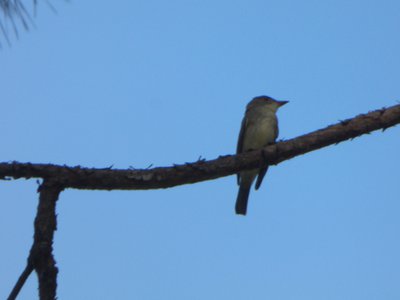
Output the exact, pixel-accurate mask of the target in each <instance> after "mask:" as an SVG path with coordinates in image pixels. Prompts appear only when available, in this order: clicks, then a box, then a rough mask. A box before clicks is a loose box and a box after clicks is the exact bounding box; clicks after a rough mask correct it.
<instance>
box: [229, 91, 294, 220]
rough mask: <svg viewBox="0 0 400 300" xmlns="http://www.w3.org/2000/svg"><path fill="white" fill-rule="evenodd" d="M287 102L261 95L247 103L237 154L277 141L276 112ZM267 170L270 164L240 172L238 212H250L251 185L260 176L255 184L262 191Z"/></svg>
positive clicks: (238, 175) (243, 213)
mask: <svg viewBox="0 0 400 300" xmlns="http://www.w3.org/2000/svg"><path fill="white" fill-rule="evenodd" d="M286 103H288V101H277V100H275V99H273V98H271V97H268V96H259V97H255V98H253V100H251V101H250V102H249V104H247V107H246V113H245V115H244V118H243V121H242V127H241V128H240V133H239V140H238V144H237V149H236V154H240V153H243V152H247V151H251V150H258V149H261V148H264V147H265V146H267V145H270V144H273V143H275V140H276V138H277V137H278V132H279V131H278V119H277V117H276V112H277V110H278V108H279V107H281V106H282V105H285V104H286ZM267 170H268V166H266V167H263V168H260V169H254V170H248V171H243V172H240V173H238V174H237V182H238V185H239V193H238V196H237V200H236V206H235V210H236V213H237V214H239V215H246V212H247V202H248V199H249V193H250V188H251V185H252V184H253V181H254V179H255V178H256V176H257V175H258V177H257V181H256V185H255V189H256V190H258V188H259V187H260V185H261V182H262V180H263V178H264V176H265V173H266V172H267Z"/></svg>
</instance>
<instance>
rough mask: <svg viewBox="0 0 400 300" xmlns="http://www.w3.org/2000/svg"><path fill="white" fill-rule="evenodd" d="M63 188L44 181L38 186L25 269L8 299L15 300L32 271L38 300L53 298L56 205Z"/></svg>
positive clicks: (54, 297)
mask: <svg viewBox="0 0 400 300" xmlns="http://www.w3.org/2000/svg"><path fill="white" fill-rule="evenodd" d="M61 190H62V187H61V186H60V185H59V184H58V183H57V182H55V181H52V180H45V181H44V182H43V183H42V185H41V186H40V187H39V190H38V192H39V193H40V196H39V205H38V209H37V214H36V219H35V234H34V240H33V245H32V248H31V251H30V253H29V257H28V262H27V266H26V268H25V270H24V272H23V273H22V274H21V276H20V278H19V279H18V282H17V283H16V285H15V287H14V289H13V290H12V292H11V294H10V296H9V298H8V299H9V300H11V299H15V298H16V297H17V295H18V293H19V291H20V290H21V288H22V286H23V285H24V283H25V281H26V279H27V278H28V277H29V275H30V274H31V272H32V271H33V270H35V271H36V273H37V275H38V279H39V298H40V299H41V300H54V299H56V289H57V273H58V270H57V267H56V262H55V260H54V257H53V237H54V231H55V230H56V229H57V217H56V202H57V199H58V196H59V194H60V192H61Z"/></svg>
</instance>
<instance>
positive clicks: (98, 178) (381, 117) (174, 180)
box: [0, 104, 400, 190]
mask: <svg viewBox="0 0 400 300" xmlns="http://www.w3.org/2000/svg"><path fill="white" fill-rule="evenodd" d="M398 123H400V104H399V105H395V106H391V107H389V108H383V109H379V110H376V111H372V112H369V113H367V114H362V115H359V116H356V117H354V118H352V119H347V120H344V121H341V122H339V123H337V124H335V125H331V126H328V127H326V128H324V129H320V130H317V131H314V132H311V133H309V134H305V135H302V136H299V137H296V138H294V139H290V140H287V141H282V142H279V143H277V144H275V145H271V146H268V147H266V148H264V149H263V150H261V151H252V152H248V153H244V154H240V155H227V156H221V157H219V158H218V159H214V160H210V161H204V160H201V161H197V162H195V163H186V164H183V165H174V166H172V167H159V168H153V169H133V170H122V169H111V168H105V169H95V168H82V167H80V166H77V167H67V166H59V165H52V164H31V163H18V162H11V163H0V179H10V177H11V178H14V179H17V178H32V177H40V178H44V179H49V178H56V179H57V181H58V182H60V184H62V186H63V187H65V188H75V189H98V190H113V189H122V190H135V189H136V190H139V189H140V190H146V189H158V188H169V187H174V186H177V185H182V184H188V183H195V182H200V181H205V180H211V179H215V178H219V177H224V176H228V175H232V174H235V173H237V172H239V171H242V170H247V169H254V168H259V167H260V166H263V165H267V164H269V165H277V164H279V163H281V162H283V161H285V160H288V159H291V158H293V157H295V156H298V155H302V154H305V153H308V152H311V151H314V150H317V149H320V148H322V147H326V146H329V145H333V144H338V143H340V142H342V141H345V140H348V139H353V138H355V137H358V136H360V135H362V134H366V133H370V132H372V131H374V130H378V129H383V130H385V129H386V128H388V127H391V126H394V125H396V124H398ZM262 152H263V153H262Z"/></svg>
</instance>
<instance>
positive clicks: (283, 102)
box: [276, 101, 289, 107]
mask: <svg viewBox="0 0 400 300" xmlns="http://www.w3.org/2000/svg"><path fill="white" fill-rule="evenodd" d="M276 102H278V104H279V107H281V106H284V105H285V104H286V103H288V102H289V101H276Z"/></svg>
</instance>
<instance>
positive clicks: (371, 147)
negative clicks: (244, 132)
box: [0, 0, 400, 300]
mask: <svg viewBox="0 0 400 300" xmlns="http://www.w3.org/2000/svg"><path fill="white" fill-rule="evenodd" d="M52 3H53V5H54V6H55V7H56V8H57V10H58V14H57V15H56V14H53V13H52V12H51V10H50V9H48V7H46V5H45V4H44V3H43V2H40V3H39V4H40V5H39V7H38V13H37V16H36V19H35V22H36V29H33V30H31V31H30V32H29V33H22V32H21V34H20V39H19V40H18V41H16V40H15V39H14V40H13V42H12V47H4V48H3V50H2V51H1V52H0V67H1V72H0V82H2V83H3V84H2V87H1V90H2V97H1V99H2V100H1V107H2V116H1V118H0V130H1V135H2V140H3V146H2V147H1V148H0V161H11V160H17V161H21V162H32V163H56V164H67V165H71V166H74V165H82V166H86V167H99V168H102V167H108V166H110V165H113V166H114V167H116V168H128V167H130V166H132V167H135V168H145V167H148V166H149V165H150V164H153V165H154V166H169V165H171V164H173V163H184V162H190V161H195V160H197V159H198V158H199V156H201V157H203V158H207V159H213V158H216V157H217V156H219V155H225V154H232V153H234V151H235V148H236V142H237V136H238V133H239V127H240V122H241V119H242V116H243V113H244V108H245V105H246V104H247V102H248V101H249V100H250V99H251V98H252V97H254V96H258V95H263V94H265V95H269V96H272V97H275V98H277V99H289V100H290V103H289V104H288V105H286V106H285V107H283V108H282V109H281V110H280V111H279V120H280V138H283V139H285V138H293V137H296V136H298V135H301V134H305V133H308V132H310V131H313V130H316V129H319V128H322V127H325V126H327V125H330V124H332V123H335V122H337V121H338V120H341V119H345V118H349V117H353V116H355V115H357V114H359V113H364V112H368V111H370V110H374V109H378V108H381V107H384V106H391V105H394V104H397V103H398V102H399V100H400V87H399V76H398V72H399V70H400V56H399V53H400V39H399V34H398V29H399V28H400V2H398V1H394V0H393V1H389V0H385V1H356V0H350V1H344V0H337V1H315V0H314V1H311V0H307V1H288V0H286V1H285V0H284V1H256V0H250V1H223V0H221V1H209V0H204V1H168V2H167V1H160V0H157V1H155V0H154V1H148V0H147V1H119V2H115V3H110V2H109V1H108V2H106V1H100V2H96V3H95V2H79V1H73V2H62V1H57V2H55V1H54V2H52ZM399 134H400V127H395V128H391V129H388V130H387V131H385V132H384V133H381V132H375V133H373V134H371V135H367V136H363V137H361V138H358V139H355V140H353V141H349V142H345V143H341V144H339V145H337V146H331V147H328V148H324V149H321V150H319V151H316V152H313V153H309V154H307V155H304V156H301V157H296V158H295V159H292V160H290V161H286V162H284V163H282V164H281V165H279V166H277V167H271V168H270V170H269V172H268V174H267V176H266V178H265V179H264V183H263V185H262V187H261V188H260V190H258V191H257V192H255V191H254V190H253V191H252V193H251V195H250V205H249V213H248V216H247V217H239V216H236V215H235V214H234V202H235V198H236V193H237V186H236V181H235V177H234V176H229V177H226V178H221V179H218V180H214V181H208V182H203V183H199V184H194V185H185V186H180V187H176V188H172V189H166V190H152V191H112V192H103V191H102V192H100V191H79V190H67V191H65V192H63V193H62V194H61V197H60V200H59V202H58V206H57V213H58V231H57V232H56V236H55V245H54V247H55V250H54V254H55V257H56V260H57V265H58V267H59V277H58V282H59V286H58V297H59V299H100V300H101V299H142V300H153V299H154V300H156V299H177V300H179V299H231V300H241V299H283V300H286V299H288V300H290V299H296V300H299V299H300V300H302V299H305V300H313V299H329V300H330V299H332V300H336V299H338V300H339V299H340V300H342V299H352V300H354V299H356V300H357V299H363V300H369V299H385V300H391V299H399V298H400V287H399V284H398V282H399V280H400V258H399V255H398V254H399V252H400V241H399V238H398V232H399V229H400V220H399V217H398V215H399V214H398V212H399V209H400V202H399V184H400V182H399V176H398V170H399V168H400V161H399V158H398V157H399V156H398V152H399V147H400V139H399ZM36 188H37V183H36V180H34V179H32V180H18V181H6V182H0V198H1V199H2V201H1V202H0V239H1V241H2V245H3V246H2V247H1V251H0V253H1V255H0V257H1V258H0V265H1V266H2V267H1V268H0V282H1V285H0V298H2V299H3V298H5V296H6V295H8V293H9V291H10V290H11V288H12V286H13V284H14V283H15V281H16V279H17V278H18V276H19V274H20V272H21V271H22V270H23V268H24V266H25V262H26V257H27V254H28V251H29V249H30V246H31V243H32V235H33V219H34V216H35V213H36V206H37V198H38V195H37V193H36ZM36 289H37V279H36V276H31V278H30V279H29V281H28V282H27V284H26V286H25V287H24V289H23V290H22V292H21V295H20V298H19V299H33V298H34V297H36V296H37V291H36Z"/></svg>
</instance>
